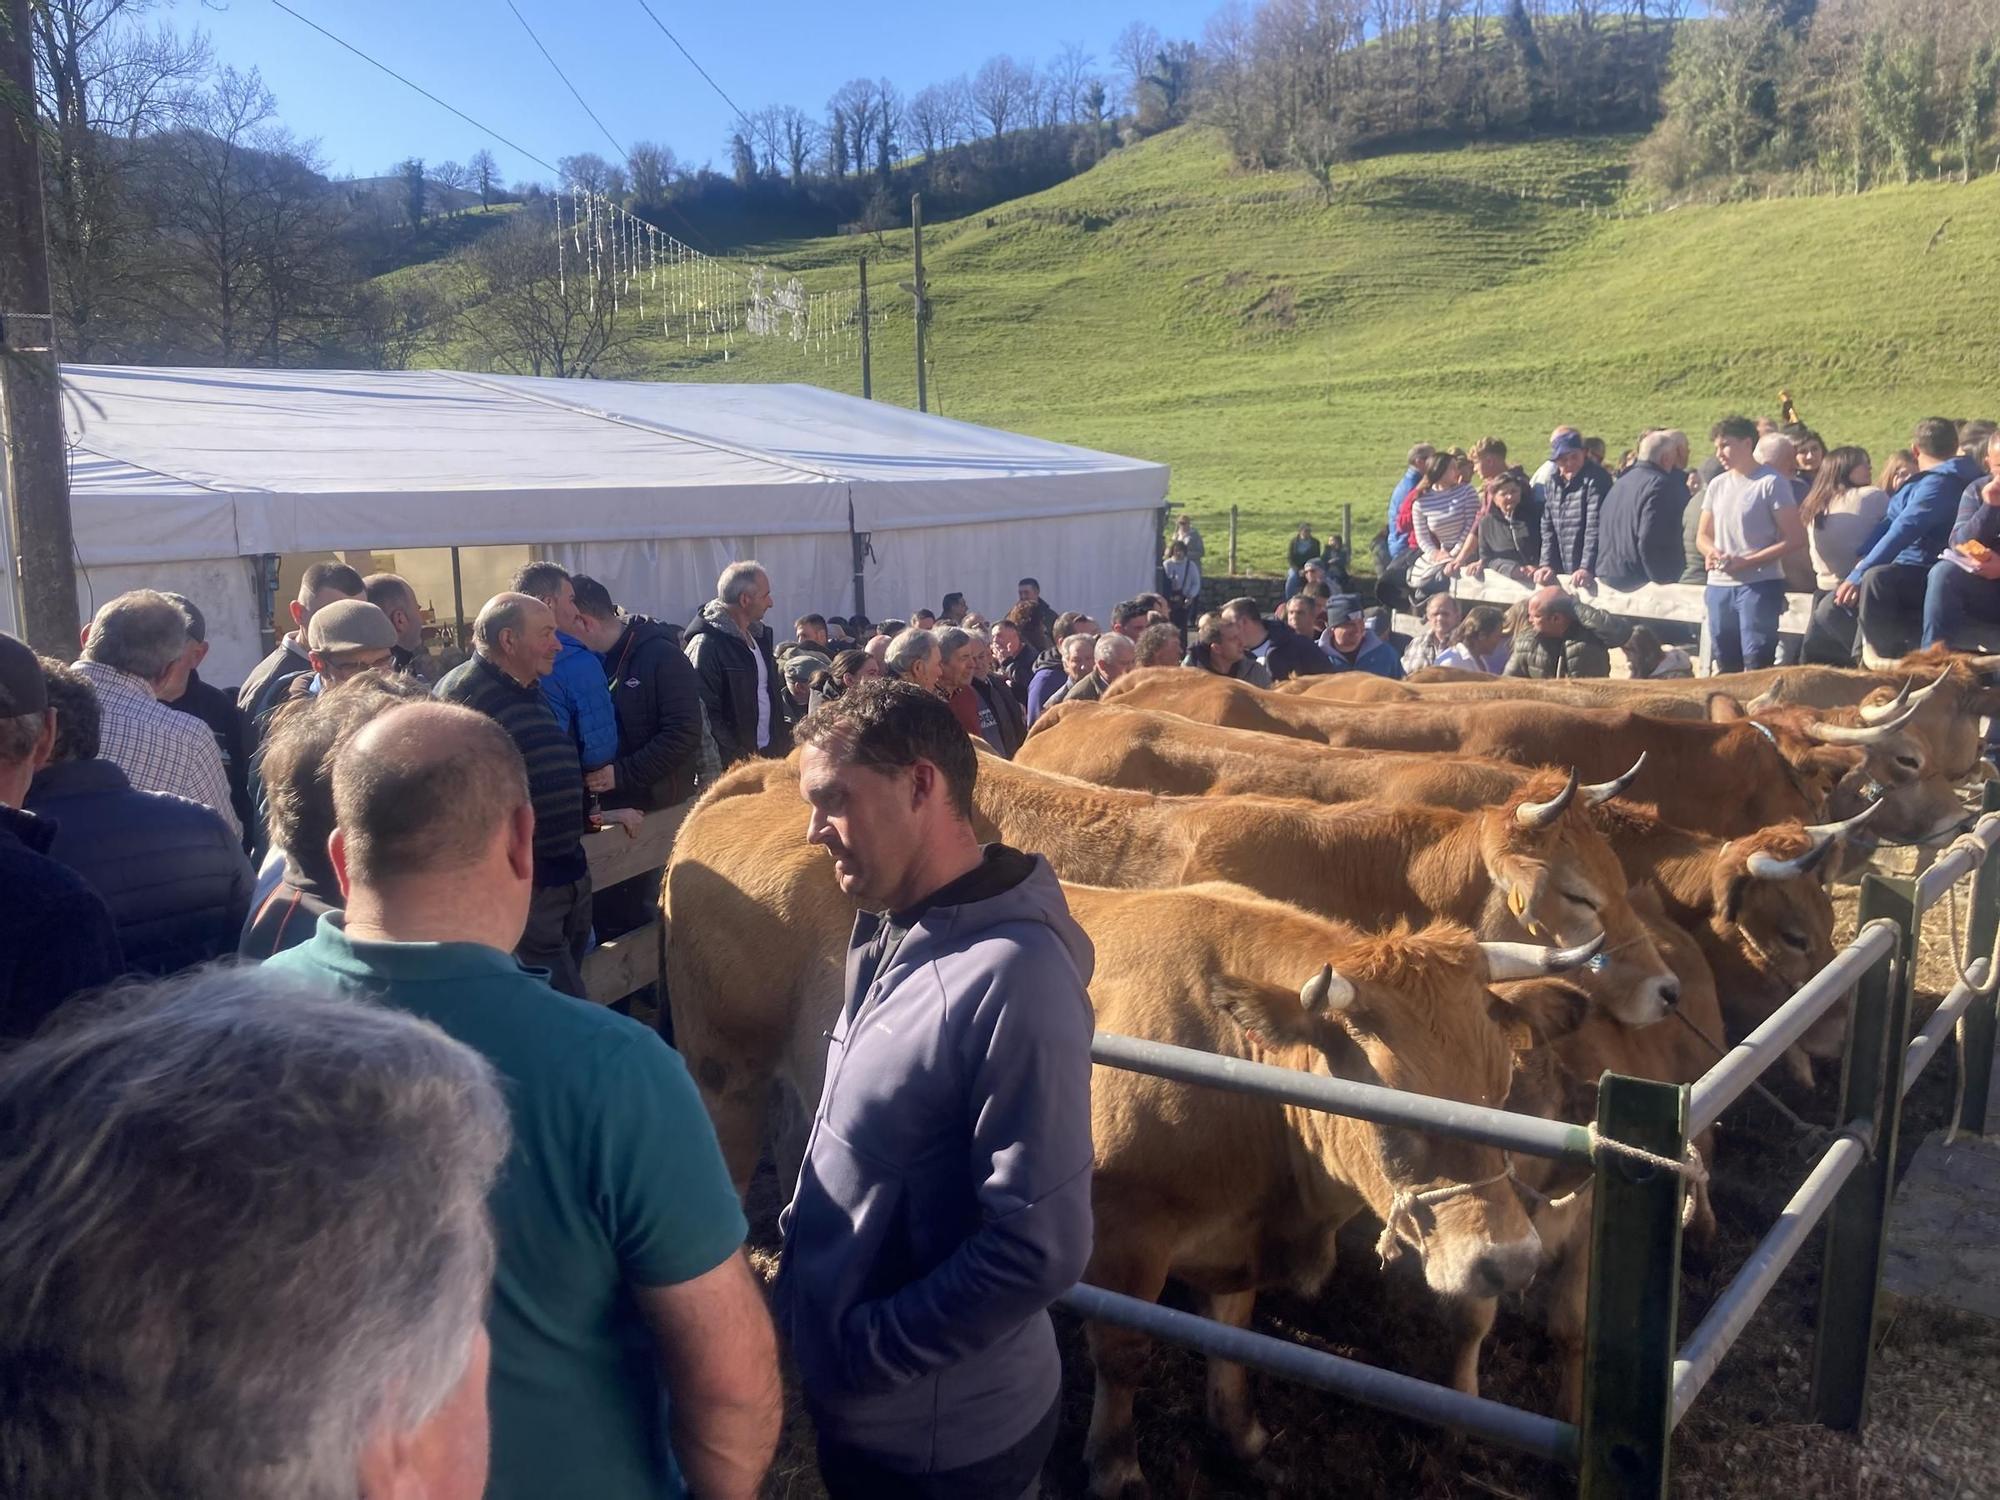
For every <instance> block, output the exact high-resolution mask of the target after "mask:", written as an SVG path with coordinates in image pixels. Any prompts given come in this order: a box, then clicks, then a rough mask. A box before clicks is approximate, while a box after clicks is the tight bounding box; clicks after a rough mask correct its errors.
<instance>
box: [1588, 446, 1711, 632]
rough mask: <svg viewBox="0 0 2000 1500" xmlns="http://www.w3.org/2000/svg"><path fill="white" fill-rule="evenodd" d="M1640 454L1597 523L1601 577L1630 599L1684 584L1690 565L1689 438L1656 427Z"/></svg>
mask: <svg viewBox="0 0 2000 1500" xmlns="http://www.w3.org/2000/svg"><path fill="white" fill-rule="evenodd" d="M1638 451H1639V456H1638V458H1637V460H1635V461H1634V463H1633V464H1632V467H1631V468H1629V469H1627V470H1626V471H1625V472H1624V473H1622V474H1620V475H1619V476H1618V477H1617V478H1616V479H1614V480H1612V481H1611V488H1610V490H1609V491H1607V492H1606V494H1605V496H1604V505H1603V507H1602V509H1600V510H1599V512H1598V517H1597V575H1598V577H1600V578H1601V579H1603V580H1604V582H1606V583H1607V584H1609V585H1610V586H1611V587H1612V588H1614V589H1621V590H1624V591H1625V592H1627V593H1629V592H1631V591H1632V590H1633V589H1637V588H1643V587H1645V585H1647V584H1649V583H1678V582H1680V577H1681V570H1682V569H1683V568H1684V567H1685V566H1686V562H1687V560H1686V557H1685V555H1684V542H1683V539H1682V536H1681V519H1682V512H1683V511H1685V510H1686V509H1687V503H1688V485H1687V464H1688V456H1689V454H1688V437H1687V434H1686V433H1685V432H1682V431H1680V430H1679V429H1678V428H1674V427H1656V428H1654V429H1653V430H1652V431H1651V432H1648V433H1647V434H1646V435H1645V436H1644V437H1642V438H1640V439H1639V450H1638Z"/></svg>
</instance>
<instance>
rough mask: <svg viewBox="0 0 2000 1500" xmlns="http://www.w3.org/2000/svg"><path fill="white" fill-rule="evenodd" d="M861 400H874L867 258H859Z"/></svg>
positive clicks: (864, 256)
mask: <svg viewBox="0 0 2000 1500" xmlns="http://www.w3.org/2000/svg"><path fill="white" fill-rule="evenodd" d="M861 399H862V400H863V401H873V400H874V399H875V377H874V374H873V373H872V370H871V367H870V365H869V360H868V257H867V256H866V255H863V256H862V257H861Z"/></svg>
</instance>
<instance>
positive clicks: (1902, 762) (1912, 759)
mask: <svg viewBox="0 0 2000 1500" xmlns="http://www.w3.org/2000/svg"><path fill="white" fill-rule="evenodd" d="M1896 765H1897V767H1898V768H1899V769H1901V770H1904V771H1921V770H1923V768H1924V763H1923V761H1922V759H1921V758H1920V757H1918V756H1915V755H1899V756H1897V757H1896Z"/></svg>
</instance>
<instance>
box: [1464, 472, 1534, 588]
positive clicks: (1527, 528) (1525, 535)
mask: <svg viewBox="0 0 2000 1500" xmlns="http://www.w3.org/2000/svg"><path fill="white" fill-rule="evenodd" d="M1486 500H1487V503H1486V506H1485V508H1484V509H1482V510H1481V511H1480V513H1479V555H1478V556H1477V557H1476V558H1474V559H1473V561H1472V563H1471V564H1470V565H1469V566H1468V567H1467V568H1466V572H1468V573H1470V574H1471V575H1472V576H1473V577H1474V578H1477V577H1478V576H1479V575H1480V573H1481V572H1482V571H1484V570H1485V569H1488V568H1491V569H1492V570H1493V571H1494V572H1495V573H1499V574H1503V575H1504V576H1506V577H1508V578H1512V579H1514V580H1515V581H1516V582H1518V583H1526V582H1528V581H1529V580H1530V579H1531V578H1533V577H1534V575H1535V570H1536V569H1537V568H1539V567H1540V566H1541V565H1542V500H1541V496H1539V495H1537V494H1536V493H1535V487H1534V486H1533V485H1532V484H1530V483H1528V476H1527V475H1526V474H1523V473H1522V472H1521V471H1520V470H1519V469H1508V470H1507V471H1505V472H1504V473H1502V474H1500V475H1498V476H1497V477H1495V478H1494V479H1493V480H1492V481H1491V482H1490V483H1488V484H1487V486H1486Z"/></svg>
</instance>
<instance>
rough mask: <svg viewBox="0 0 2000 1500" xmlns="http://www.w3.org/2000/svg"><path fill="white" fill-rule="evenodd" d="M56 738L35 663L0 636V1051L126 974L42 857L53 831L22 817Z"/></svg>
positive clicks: (92, 904) (91, 908)
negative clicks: (77, 998) (80, 995)
mask: <svg viewBox="0 0 2000 1500" xmlns="http://www.w3.org/2000/svg"><path fill="white" fill-rule="evenodd" d="M55 738H56V721H55V715H54V714H53V713H51V712H50V711H49V693H48V683H47V680H46V679H45V678H44V677H43V676H42V664H41V662H40V660H39V659H37V657H36V656H35V653H34V652H32V651H30V650H29V649H28V648H27V647H26V646H25V645H23V644H22V643H21V642H20V641H17V640H15V639H14V637H13V636H11V635H7V634H4V633H0V1043H4V1042H10V1041H19V1040H20V1039H22V1038H23V1037H27V1036H32V1035H33V1034H34V1033H35V1031H36V1030H37V1029H38V1028H39V1027H40V1026H41V1024H42V1022H44V1021H46V1020H47V1019H48V1018H49V1016H50V1014H51V1013H53V1012H54V1010H55V1008H56V1007H57V1006H59V1005H61V1004H62V1003H63V1001H65V1000H67V999H68V998H69V997H70V996H71V995H74V994H75V993H77V991H79V990H87V989H91V988H94V987H95V986H97V985H100V984H108V983H110V982H111V981H112V980H114V979H116V978H117V977H118V976H119V974H120V973H122V972H123V971H124V968H125V963H124V958H123V955H122V954H120V952H119V949H118V933H117V930H116V929H115V928H114V927H113V926H112V924H111V913H110V911H109V910H108V909H107V908H106V906H105V904H104V898H103V897H102V896H100V895H98V894H97V892H96V891H94V890H92V889H91V888H90V886H89V885H88V884H87V883H86V882H85V880H84V878H83V877H82V876H81V875H78V874H77V873H76V872H75V871H74V870H72V869H70V868H69V867H68V866H67V865H64V864H59V863H57V862H56V861H55V860H53V859H50V858H49V857H48V846H49V844H50V843H51V842H53V841H54V839H55V835H56V830H55V826H54V825H53V824H51V823H49V822H48V821H47V820H46V819H43V818H38V817H36V816H35V815H34V814H33V813H31V812H26V811H23V810H22V803H23V802H24V801H25V800H26V798H27V795H28V786H29V783H30V782H32V781H33V780H34V776H35V771H36V769H37V768H38V767H40V766H41V764H42V763H43V762H44V761H45V760H47V759H48V757H49V752H50V749H51V748H52V747H53V746H54V744H55Z"/></svg>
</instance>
